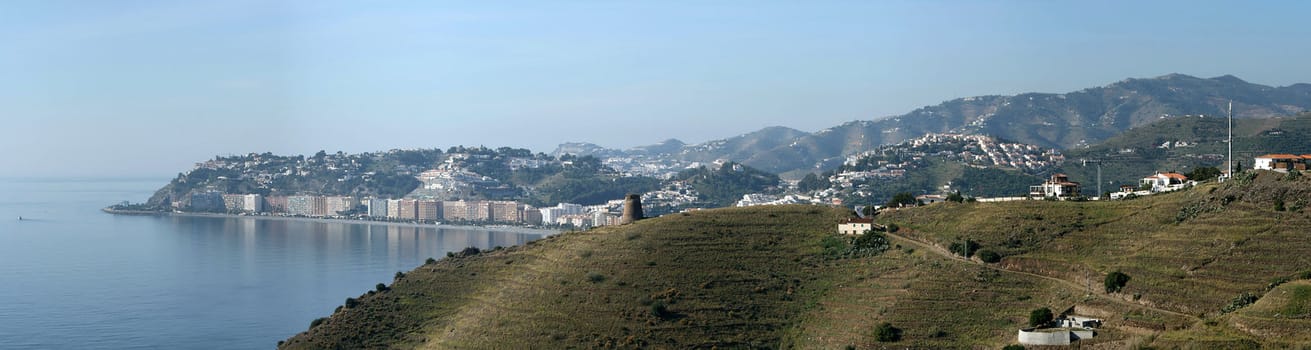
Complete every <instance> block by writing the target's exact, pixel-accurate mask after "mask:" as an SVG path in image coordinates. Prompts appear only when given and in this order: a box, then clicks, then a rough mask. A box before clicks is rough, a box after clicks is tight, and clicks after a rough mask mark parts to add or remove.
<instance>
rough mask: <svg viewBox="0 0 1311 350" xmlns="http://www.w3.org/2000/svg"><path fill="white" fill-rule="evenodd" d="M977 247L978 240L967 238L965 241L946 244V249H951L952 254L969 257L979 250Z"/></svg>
mask: <svg viewBox="0 0 1311 350" xmlns="http://www.w3.org/2000/svg"><path fill="white" fill-rule="evenodd" d="M979 247H980V246H979V242H975V241H972V240H968V239H967V240H965V242H952V243H951V245H949V246H947V250H949V251H951V253H952V254H956V255H960V256H963V257H966V258H969V257H971V256H974V254H975V253H977V252H978V251H979Z"/></svg>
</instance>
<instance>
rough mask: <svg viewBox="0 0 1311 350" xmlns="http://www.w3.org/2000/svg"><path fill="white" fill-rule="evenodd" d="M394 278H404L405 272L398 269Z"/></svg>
mask: <svg viewBox="0 0 1311 350" xmlns="http://www.w3.org/2000/svg"><path fill="white" fill-rule="evenodd" d="M394 278H395V279H398V280H399V279H402V278H405V273H404V272H401V271H396V276H395V277H394Z"/></svg>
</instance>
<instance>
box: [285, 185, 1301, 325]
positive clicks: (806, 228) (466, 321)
mask: <svg viewBox="0 0 1311 350" xmlns="http://www.w3.org/2000/svg"><path fill="white" fill-rule="evenodd" d="M1308 194H1311V180H1308V179H1305V178H1282V177H1278V176H1276V175H1262V176H1259V177H1246V178H1242V179H1236V180H1233V181H1231V182H1230V183H1226V184H1225V185H1215V184H1211V185H1206V186H1203V187H1200V188H1196V189H1193V190H1189V191H1184V192H1180V193H1175V194H1167V195H1159V196H1153V197H1148V198H1141V199H1137V200H1128V201H1117V202H1045V201H1031V202H1009V203H962V204H954V203H949V204H935V205H930V206H925V207H919V208H912V209H904V210H897V211H887V212H883V213H881V214H879V217H878V220H879V221H880V222H883V223H896V224H898V225H899V226H901V227H902V229H901V230H899V231H897V232H893V233H887V234H886V235H885V236H884V237H885V238H886V241H884V240H876V241H875V242H879V244H878V245H877V246H878V247H887V249H886V250H885V251H882V252H881V253H877V254H875V253H870V252H871V251H870V250H866V251H860V252H861V253H859V254H856V253H851V252H855V250H852V249H853V244H855V243H854V242H853V241H849V240H847V238H846V237H843V236H838V235H836V234H835V233H834V231H835V230H834V228H835V224H836V223H837V222H838V221H839V220H841V219H842V218H845V217H847V216H848V215H849V214H850V213H849V212H847V211H845V210H843V209H838V208H827V207H816V206H779V207H753V208H728V209H717V210H706V211H699V212H693V213H688V214H674V215H668V216H664V217H661V218H655V219H648V220H643V221H640V222H638V223H636V224H632V225H625V226H619V227H606V228H601V229H595V230H590V231H584V232H569V233H564V234H561V235H558V236H555V237H551V238H548V239H543V240H540V241H537V242H533V243H531V244H529V245H526V246H522V247H516V248H510V249H500V250H496V251H490V252H469V253H468V254H461V255H458V256H455V257H449V258H444V259H441V260H438V261H434V262H431V263H429V264H426V265H424V266H420V267H419V268H417V269H415V270H413V271H410V272H408V273H407V274H405V275H404V276H402V277H399V278H398V279H397V280H396V281H395V283H393V284H392V285H391V286H384V287H383V288H380V289H378V290H376V291H374V292H371V293H367V294H365V295H362V296H360V297H359V298H358V300H350V301H348V303H347V304H348V305H345V306H343V307H342V308H340V309H339V310H337V311H336V312H333V313H332V314H331V316H330V317H328V318H325V319H323V320H321V321H318V322H316V324H315V325H313V326H312V327H311V328H310V329H309V330H308V331H307V332H305V333H302V334H299V335H296V336H294V337H292V338H290V339H288V340H287V341H285V342H284V343H283V344H282V347H283V348H293V349H301V348H310V349H313V348H432V349H446V348H671V349H672V348H679V349H682V348H754V349H768V348H803V349H812V348H821V349H832V348H847V347H853V348H999V347H1002V346H1005V345H1009V344H1012V343H1013V342H1014V340H1015V331H1016V330H1017V329H1018V328H1020V327H1023V326H1025V325H1026V324H1027V317H1028V314H1029V311H1031V310H1033V309H1035V308H1041V307H1047V308H1051V309H1052V310H1055V311H1057V312H1060V311H1063V310H1067V309H1069V308H1074V311H1075V312H1076V313H1078V314H1084V315H1091V316H1097V317H1102V318H1104V319H1106V321H1107V322H1106V326H1105V327H1103V328H1102V329H1101V330H1100V331H1099V334H1098V336H1097V337H1096V338H1094V339H1092V340H1091V341H1082V343H1081V346H1091V347H1104V348H1133V347H1138V346H1155V347H1166V348H1170V347H1201V348H1250V347H1261V346H1306V345H1309V343H1311V339H1307V337H1308V336H1307V335H1306V332H1305V331H1304V330H1305V329H1309V328H1305V327H1306V326H1311V325H1308V324H1307V322H1311V321H1308V318H1306V317H1305V312H1304V311H1302V310H1306V308H1307V306H1306V305H1307V304H1308V302H1311V301H1308V298H1311V297H1308V296H1307V294H1308V293H1311V285H1309V284H1308V283H1311V282H1307V281H1305V280H1304V279H1305V277H1306V276H1308V275H1305V274H1303V273H1304V272H1305V271H1311V254H1308V253H1311V238H1309V237H1308V236H1311V233H1309V232H1308V231H1307V230H1305V229H1302V228H1303V227H1309V226H1307V225H1308V224H1311V219H1308V215H1307V214H1306V212H1305V210H1306V209H1304V208H1302V206H1300V205H1296V202H1297V200H1299V199H1301V198H1311V197H1305V196H1307V195H1308ZM1274 201H1284V202H1285V203H1286V204H1288V205H1285V206H1284V207H1283V209H1284V210H1282V211H1279V210H1276V206H1274V205H1273V204H1272V203H1274ZM1293 208H1295V209H1293ZM965 240H971V241H975V242H978V243H979V244H980V245H981V248H982V249H985V250H992V251H995V252H998V253H999V254H1000V255H1002V256H1004V257H1003V258H1002V259H1001V260H1000V261H999V262H997V263H984V262H982V261H980V260H979V259H978V258H974V259H965V258H962V257H958V256H955V255H953V254H952V253H950V252H949V251H948V249H947V247H948V246H950V245H951V244H952V243H959V242H963V241H965ZM884 242H886V243H884ZM874 251H877V250H874ZM976 252H977V250H976ZM1112 271H1121V272H1124V273H1125V274H1128V275H1129V276H1130V277H1131V279H1130V280H1129V282H1128V283H1127V285H1126V286H1125V287H1124V288H1123V290H1121V291H1120V292H1117V293H1107V292H1106V291H1105V290H1104V288H1103V286H1102V279H1103V276H1105V275H1106V274H1107V273H1109V272H1112ZM1271 282H1281V283H1271ZM1282 282H1286V283H1282ZM1244 293H1247V294H1251V295H1256V296H1264V297H1262V298H1260V299H1256V298H1255V297H1253V298H1252V299H1256V300H1255V302H1254V303H1250V304H1251V305H1248V303H1240V304H1241V305H1237V306H1234V307H1229V306H1228V305H1231V304H1234V303H1235V302H1236V301H1235V300H1241V298H1239V299H1236V298H1237V297H1239V296H1241V295H1244ZM1222 310H1224V312H1222ZM326 311H327V310H325V313H326ZM1299 312H1302V313H1299ZM883 323H889V324H891V325H892V326H893V327H894V328H896V329H899V330H900V339H897V340H895V341H884V342H880V341H878V340H877V337H876V332H875V329H876V327H877V326H879V325H880V324H883Z"/></svg>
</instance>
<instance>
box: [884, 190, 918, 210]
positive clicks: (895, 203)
mask: <svg viewBox="0 0 1311 350" xmlns="http://www.w3.org/2000/svg"><path fill="white" fill-rule="evenodd" d="M918 203H919V201H916V200H915V195H914V194H911V193H910V192H900V193H897V194H894V195H892V199H889V200H888V202H887V203H884V204H883V206H884V207H887V208H899V207H904V206H913V205H915V204H918Z"/></svg>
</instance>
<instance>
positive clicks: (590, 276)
mask: <svg viewBox="0 0 1311 350" xmlns="http://www.w3.org/2000/svg"><path fill="white" fill-rule="evenodd" d="M587 280H588V281H590V282H592V283H601V282H605V275H602V274H599V273H595V272H588V273H587Z"/></svg>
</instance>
